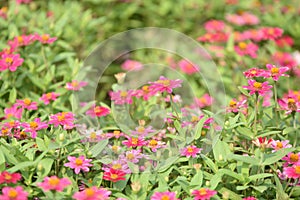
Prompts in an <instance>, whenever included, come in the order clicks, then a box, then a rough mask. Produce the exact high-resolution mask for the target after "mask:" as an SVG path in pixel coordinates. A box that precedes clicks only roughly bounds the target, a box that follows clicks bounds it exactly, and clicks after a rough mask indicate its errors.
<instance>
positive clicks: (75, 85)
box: [65, 80, 88, 91]
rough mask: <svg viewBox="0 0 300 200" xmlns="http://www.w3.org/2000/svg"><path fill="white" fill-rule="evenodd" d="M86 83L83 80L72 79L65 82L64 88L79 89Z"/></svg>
mask: <svg viewBox="0 0 300 200" xmlns="http://www.w3.org/2000/svg"><path fill="white" fill-rule="evenodd" d="M87 84H88V83H87V82H84V81H80V82H79V81H76V80H73V81H72V82H71V83H66V86H65V88H66V89H67V90H73V91H78V90H80V88H82V87H84V86H86V85H87Z"/></svg>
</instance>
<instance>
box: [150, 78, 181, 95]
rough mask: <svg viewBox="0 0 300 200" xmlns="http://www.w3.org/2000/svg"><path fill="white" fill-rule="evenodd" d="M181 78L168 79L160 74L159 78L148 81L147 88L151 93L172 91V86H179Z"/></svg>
mask: <svg viewBox="0 0 300 200" xmlns="http://www.w3.org/2000/svg"><path fill="white" fill-rule="evenodd" d="M181 83H182V80H180V79H176V80H169V79H167V78H166V77H164V76H160V77H159V80H157V81H155V82H149V84H151V85H150V86H149V89H150V91H151V93H154V94H155V93H157V92H161V93H163V92H167V93H169V94H170V93H172V91H173V89H174V88H177V87H181Z"/></svg>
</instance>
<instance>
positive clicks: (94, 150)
mask: <svg viewBox="0 0 300 200" xmlns="http://www.w3.org/2000/svg"><path fill="white" fill-rule="evenodd" d="M107 144H108V140H102V141H100V142H98V143H97V144H96V145H95V146H93V147H92V148H91V150H90V151H91V152H92V154H93V156H94V157H96V156H98V155H99V154H100V153H101V152H102V151H103V149H104V148H105V147H106V146H107Z"/></svg>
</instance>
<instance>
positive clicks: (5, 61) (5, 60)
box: [0, 54, 24, 72]
mask: <svg viewBox="0 0 300 200" xmlns="http://www.w3.org/2000/svg"><path fill="white" fill-rule="evenodd" d="M23 62H24V59H23V58H20V54H3V55H2V59H1V60H0V71H4V70H6V69H9V70H10V71H12V72H14V71H16V70H17V68H18V67H20V66H21V65H22V64H23Z"/></svg>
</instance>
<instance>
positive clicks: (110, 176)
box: [103, 168, 126, 182]
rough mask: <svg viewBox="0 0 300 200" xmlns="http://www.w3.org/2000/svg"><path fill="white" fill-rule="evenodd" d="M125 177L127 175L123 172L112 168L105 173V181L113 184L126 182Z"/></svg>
mask: <svg viewBox="0 0 300 200" xmlns="http://www.w3.org/2000/svg"><path fill="white" fill-rule="evenodd" d="M125 175H126V173H125V172H123V171H122V170H116V169H113V168H110V170H109V171H106V172H104V175H103V179H104V180H108V181H112V182H118V181H121V180H126V178H125Z"/></svg>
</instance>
